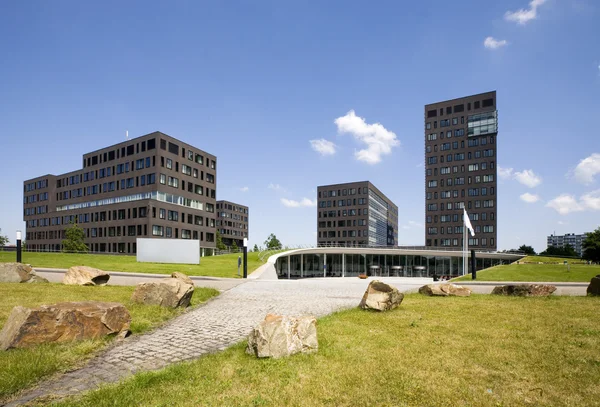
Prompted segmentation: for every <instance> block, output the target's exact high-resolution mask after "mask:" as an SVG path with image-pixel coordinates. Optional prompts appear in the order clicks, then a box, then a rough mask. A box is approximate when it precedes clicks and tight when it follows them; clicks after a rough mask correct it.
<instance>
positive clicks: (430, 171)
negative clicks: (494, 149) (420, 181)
mask: <svg viewBox="0 0 600 407" xmlns="http://www.w3.org/2000/svg"><path fill="white" fill-rule="evenodd" d="M488 168H489V169H491V170H493V169H494V168H495V162H494V161H490V162H489V163H487V162H482V163H475V164H469V165H468V167H467V170H468V171H471V172H472V171H479V170H480V169H481V170H487V169H488ZM425 171H426V174H427V176H428V177H430V176H432V175H433V176H434V177H437V175H438V169H437V168H427V169H426V170H425ZM451 172H452V173H454V174H458V173H459V172H461V173H463V172H465V166H464V164H463V165H461V166H460V171H459V166H458V165H455V166H453V167H452V171H450V167H441V168H440V174H441V175H447V174H450V173H451Z"/></svg>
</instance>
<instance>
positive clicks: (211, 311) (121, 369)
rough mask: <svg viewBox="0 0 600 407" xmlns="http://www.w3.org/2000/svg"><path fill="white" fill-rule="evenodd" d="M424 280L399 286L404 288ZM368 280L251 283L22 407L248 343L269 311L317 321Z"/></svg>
mask: <svg viewBox="0 0 600 407" xmlns="http://www.w3.org/2000/svg"><path fill="white" fill-rule="evenodd" d="M419 284H422V282H416V281H414V280H413V281H411V283H410V284H395V285H396V286H398V288H399V289H401V290H406V289H409V288H415V287H417V286H419ZM367 285H368V281H360V280H359V281H356V282H355V281H352V282H350V281H347V280H346V281H339V280H337V281H331V280H326V279H323V280H321V279H318V280H317V279H315V280H301V281H260V280H256V281H247V282H245V283H244V284H241V285H239V286H237V287H235V288H233V289H231V290H229V291H227V292H224V293H222V294H221V295H220V296H219V297H217V298H215V299H214V300H212V301H210V302H208V303H207V304H206V305H204V306H201V307H198V308H197V309H195V310H193V311H190V312H188V313H185V314H184V315H181V316H180V317H178V318H176V319H174V320H173V321H171V322H170V323H169V324H168V325H166V326H164V327H163V328H160V329H158V330H156V331H154V332H151V333H149V334H146V335H140V336H136V337H132V338H128V339H125V340H124V341H123V342H121V343H119V344H117V345H116V346H113V347H111V348H109V349H108V350H107V351H105V352H103V353H102V354H100V355H99V356H97V357H96V358H94V359H92V360H91V361H90V362H89V363H88V365H87V366H85V367H83V368H81V369H79V370H75V371H73V372H69V373H66V374H64V375H62V376H60V377H59V378H57V379H55V380H52V381H48V382H44V383H42V384H41V385H40V386H39V387H37V388H35V389H33V390H31V391H30V392H28V393H25V394H24V395H23V396H22V397H20V398H19V399H17V400H15V401H13V402H11V403H8V404H6V406H7V407H8V406H17V405H20V404H22V403H26V402H28V401H31V400H34V399H36V398H39V397H45V396H57V397H64V396H68V395H73V394H76V393H79V392H82V391H86V390H91V389H94V388H96V387H98V386H99V385H101V384H104V383H112V382H116V381H119V380H121V379H123V378H125V377H127V376H129V375H132V374H134V373H136V372H140V371H145V370H157V369H161V368H164V367H166V366H168V365H170V364H172V363H176V362H180V361H184V360H191V359H195V358H198V357H200V356H202V355H204V354H208V353H211V352H216V351H219V350H223V349H225V348H227V347H229V346H231V345H233V344H235V343H237V342H239V341H240V340H242V339H244V338H245V337H246V336H247V335H248V333H249V332H250V330H251V328H252V327H253V326H255V325H256V324H257V323H258V322H260V321H261V320H262V319H264V317H265V315H266V314H267V313H278V314H287V315H303V314H312V315H315V316H317V317H319V316H323V315H327V314H330V313H332V312H335V311H337V310H340V309H345V308H350V307H355V306H357V305H358V303H359V300H360V298H361V296H362V294H363V293H364V290H365V289H366V287H367Z"/></svg>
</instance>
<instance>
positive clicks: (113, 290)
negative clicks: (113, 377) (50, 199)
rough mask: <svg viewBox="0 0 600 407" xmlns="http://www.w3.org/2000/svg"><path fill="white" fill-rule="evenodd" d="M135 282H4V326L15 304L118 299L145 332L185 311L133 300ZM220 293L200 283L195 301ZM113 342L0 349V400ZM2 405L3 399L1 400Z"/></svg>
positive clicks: (0, 297) (0, 288)
mask: <svg viewBox="0 0 600 407" xmlns="http://www.w3.org/2000/svg"><path fill="white" fill-rule="evenodd" d="M134 289H135V287H119V286H104V287H81V286H71V285H69V286H66V285H62V284H16V283H0V329H1V328H2V326H3V325H4V323H5V322H6V319H7V318H8V315H9V314H10V311H11V310H12V309H13V307H14V306H16V305H22V306H25V307H37V306H39V305H42V304H54V303H57V302H64V301H88V300H93V301H108V302H119V303H121V304H123V305H125V307H127V309H128V310H129V312H130V314H131V320H132V322H131V331H132V333H134V334H136V333H141V332H144V331H147V330H149V329H152V328H154V327H157V326H159V325H161V324H163V323H164V322H165V321H167V320H169V319H171V318H173V317H175V316H177V315H179V314H181V313H182V312H184V310H181V309H169V308H164V307H160V306H154V305H152V306H148V305H141V304H135V303H132V302H131V301H130V298H131V294H132V293H133V290H134ZM215 295H218V291H216V290H213V289H211V288H196V290H195V292H194V297H193V298H192V304H196V305H197V304H200V303H202V302H205V301H207V300H208V299H209V298H211V297H213V296H215ZM109 343H110V339H102V340H88V341H80V342H71V343H62V344H48V345H42V346H36V347H34V348H31V349H12V350H9V351H0V402H1V401H2V400H3V399H6V398H7V397H9V396H10V395H13V394H14V393H16V392H18V391H20V390H22V389H25V388H27V387H30V386H32V385H33V384H35V383H36V382H38V381H39V380H40V379H42V378H43V377H45V376H48V375H50V374H53V373H56V372H59V371H66V370H69V369H73V368H75V367H76V366H78V365H80V364H82V363H83V362H85V361H86V360H87V359H89V358H90V357H92V356H93V355H94V354H96V353H97V352H98V351H99V350H101V349H103V348H104V347H105V346H106V345H107V344H109ZM0 404H1V403H0Z"/></svg>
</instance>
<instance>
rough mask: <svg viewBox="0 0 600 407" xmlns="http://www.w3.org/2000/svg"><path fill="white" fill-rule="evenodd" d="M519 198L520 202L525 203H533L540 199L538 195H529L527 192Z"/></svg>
mask: <svg viewBox="0 0 600 407" xmlns="http://www.w3.org/2000/svg"><path fill="white" fill-rule="evenodd" d="M519 198H521V201H523V202H527V203H535V202H537V201H539V200H540V197H539V196H538V195H534V194H530V193H529V192H525V193H524V194H523V195H521V196H520V197H519Z"/></svg>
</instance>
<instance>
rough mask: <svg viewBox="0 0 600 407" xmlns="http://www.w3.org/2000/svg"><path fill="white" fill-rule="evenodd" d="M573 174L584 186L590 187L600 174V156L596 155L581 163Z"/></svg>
mask: <svg viewBox="0 0 600 407" xmlns="http://www.w3.org/2000/svg"><path fill="white" fill-rule="evenodd" d="M573 173H574V176H575V179H576V180H577V181H578V182H581V183H582V184H585V185H589V184H591V183H592V182H594V177H595V176H596V175H598V174H600V154H599V153H594V154H592V155H590V156H589V157H586V158H584V159H583V160H581V161H579V164H577V167H575V170H574V171H573Z"/></svg>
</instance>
